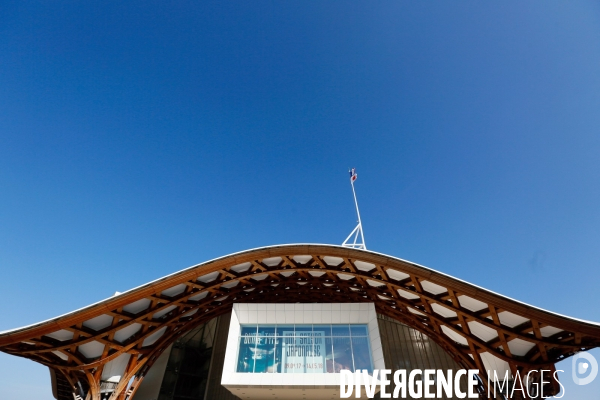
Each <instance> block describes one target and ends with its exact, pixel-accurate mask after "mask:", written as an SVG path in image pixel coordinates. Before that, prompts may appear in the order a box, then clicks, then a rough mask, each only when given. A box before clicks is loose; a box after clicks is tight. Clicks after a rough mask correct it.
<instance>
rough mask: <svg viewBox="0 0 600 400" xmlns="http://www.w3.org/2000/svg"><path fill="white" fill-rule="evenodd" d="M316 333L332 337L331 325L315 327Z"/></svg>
mask: <svg viewBox="0 0 600 400" xmlns="http://www.w3.org/2000/svg"><path fill="white" fill-rule="evenodd" d="M313 331H314V332H323V335H324V336H331V325H313Z"/></svg>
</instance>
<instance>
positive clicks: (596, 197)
mask: <svg viewBox="0 0 600 400" xmlns="http://www.w3.org/2000/svg"><path fill="white" fill-rule="evenodd" d="M599 111H600V4H599V3H597V2H592V1H590V2H585V1H579V2H576V1H570V2H560V1H530V2H520V1H502V2H475V1H461V2H393V1H377V2H373V1H364V2H347V1H326V2H316V1H315V2H305V1H285V2H271V1H252V2H242V1H239V2H227V1H214V2H208V1H206V2H195V1H177V2H172V1H154V2H150V1H144V2H141V1H129V2H121V1H103V2H96V3H94V4H90V2H79V1H77V2H76V1H61V2H47V1H39V2H35V1H31V2H19V1H8V0H7V1H3V2H1V3H0V268H1V271H2V279H1V280H0V290H1V291H2V299H3V301H2V302H0V315H1V316H2V317H1V319H0V330H5V329H11V328H16V327H19V326H22V325H26V324H30V323H34V322H37V321H39V320H42V319H47V318H51V317H54V316H57V315H59V314H62V313H65V312H69V311H71V310H74V309H76V308H79V307H82V306H85V305H88V304H90V303H92V302H95V301H98V300H101V299H103V298H106V297H108V296H110V295H112V294H113V293H114V292H115V291H117V290H118V291H124V290H127V289H130V288H132V287H135V286H137V285H140V284H143V283H145V282H147V281H149V280H152V279H155V278H159V277H162V276H164V275H166V274H169V273H171V272H174V271H177V270H180V269H183V268H185V267H188V266H190V265H193V264H196V263H199V262H202V261H205V260H208V259H210V258H213V257H217V256H221V255H224V254H228V253H231V252H236V251H240V250H245V249H248V248H253V247H258V246H264V245H272V244H280V243H297V242H318V243H341V242H342V241H343V239H344V238H345V237H346V235H347V234H348V233H349V232H350V230H352V228H353V227H354V224H355V215H354V209H353V202H352V194H351V189H350V185H349V181H348V175H347V169H348V167H356V168H357V170H358V174H359V178H358V181H357V186H356V187H357V192H358V197H359V202H360V205H361V212H362V217H363V225H364V229H365V236H366V240H367V245H368V247H369V249H371V250H375V251H379V252H383V253H387V254H390V255H393V256H397V257H401V258H404V259H408V260H411V261H414V262H416V263H419V264H423V265H426V266H428V267H431V268H434V269H436V270H439V271H443V272H445V273H448V274H451V275H453V276H456V277H459V278H461V279H465V280H467V281H470V282H472V283H475V284H478V285H481V286H483V287H485V288H488V289H491V290H494V291H496V292H499V293H502V294H505V295H507V296H510V297H513V298H516V299H518V300H521V301H525V302H527V303H530V304H533V305H536V306H539V307H542V308H545V309H549V310H552V311H556V312H559V313H563V314H567V315H571V316H574V317H578V318H583V319H588V320H593V321H600V310H599V308H598V304H599V303H600V290H599V286H600V279H599V278H600V268H599V267H600V244H599V239H600V186H599V183H600V168H599V167H600V158H599V157H600V134H599V127H600V112H599ZM594 354H595V355H596V356H598V358H599V359H600V352H595V353H594ZM559 368H563V369H566V370H567V373H565V374H563V375H561V377H562V381H563V383H564V384H565V385H566V386H567V395H566V396H565V397H564V398H565V399H567V400H575V399H577V400H587V399H592V400H596V399H600V382H599V381H600V378H598V379H597V381H596V382H594V384H592V385H589V386H588V387H585V388H579V387H575V385H573V384H572V383H571V379H570V366H569V363H568V362H564V363H561V364H560V365H559ZM592 386H593V388H592ZM0 397H1V398H2V399H3V400H4V399H8V400H12V399H20V400H30V399H31V400H34V399H35V400H44V399H51V393H50V383H49V375H48V372H47V369H46V368H45V367H40V366H38V365H37V364H34V363H33V362H30V361H27V360H21V359H18V358H15V357H11V356H8V355H5V354H0Z"/></svg>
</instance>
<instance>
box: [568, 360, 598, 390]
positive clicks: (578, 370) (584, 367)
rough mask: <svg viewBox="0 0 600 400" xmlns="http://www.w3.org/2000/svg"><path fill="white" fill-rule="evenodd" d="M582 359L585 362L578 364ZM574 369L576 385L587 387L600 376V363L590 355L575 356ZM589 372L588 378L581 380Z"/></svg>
mask: <svg viewBox="0 0 600 400" xmlns="http://www.w3.org/2000/svg"><path fill="white" fill-rule="evenodd" d="M581 359H583V360H585V361H582V362H577V361H579V360H581ZM590 368H591V369H590ZM572 369H573V371H572V374H573V382H575V384H576V385H587V384H588V383H590V382H591V381H593V380H594V379H596V375H598V362H597V361H596V359H595V358H594V356H593V355H591V354H590V353H587V352H583V353H579V354H575V356H574V357H573V364H572ZM588 371H589V374H588V376H586V377H582V378H580V376H585V374H586V373H587V372H588Z"/></svg>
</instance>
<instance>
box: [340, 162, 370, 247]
mask: <svg viewBox="0 0 600 400" xmlns="http://www.w3.org/2000/svg"><path fill="white" fill-rule="evenodd" d="M357 176H358V175H357V174H356V169H354V168H352V169H351V170H350V185H352V195H353V196H354V205H355V206H356V216H357V217H358V225H356V228H354V229H353V230H352V232H350V234H349V235H348V237H347V238H346V240H344V243H342V246H344V247H351V248H353V249H362V250H366V249H367V246H366V244H365V235H364V234H363V229H362V221H361V219H360V210H359V209H358V199H357V198H356V189H354V181H355V180H356V178H357ZM359 235H360V242H358V243H357V241H358V240H359ZM353 236H354V240H353V241H352V242H351V243H350V242H349V241H350V240H351V239H352V237H353Z"/></svg>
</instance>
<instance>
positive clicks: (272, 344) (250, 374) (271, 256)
mask: <svg viewBox="0 0 600 400" xmlns="http://www.w3.org/2000/svg"><path fill="white" fill-rule="evenodd" d="M599 345H600V324H597V323H592V322H584V321H579V320H576V319H572V318H569V317H565V316H561V315H557V314H554V313H551V312H548V311H544V310H541V309H538V308H536V307H533V306H530V305H527V304H523V303H521V302H518V301H516V300H513V299H509V298H506V297H504V296H501V295H498V294H496V293H492V292H489V291H487V290H485V289H483V288H480V287H477V286H474V285H471V284H469V283H467V282H464V281H461V280H459V279H456V278H453V277H451V276H448V275H445V274H443V273H440V272H437V271H434V270H431V269H429V268H426V267H423V266H420V265H417V264H414V263H410V262H407V261H404V260H401V259H398V258H395V257H391V256H388V255H384V254H379V253H375V252H371V251H366V250H358V249H349V248H345V247H340V246H332V245H309V244H301V245H283V246H272V247H267V248H260V249H254V250H249V251H245V252H241V253H237V254H233V255H229V256H225V257H221V258H218V259H216V260H211V261H208V262H205V263H202V264H199V265H196V266H193V267H190V268H187V269H185V270H182V271H179V272H177V273H174V274H172V275H169V276H166V277H164V278H161V279H159V280H156V281H153V282H150V283H148V284H146V285H143V286H141V287H138V288H135V289H132V290H130V291H127V292H125V293H121V294H119V295H116V296H114V297H112V298H110V299H106V300H104V301H101V302H98V303H96V304H92V305H90V306H88V307H86V308H84V309H81V310H78V311H75V312H72V313H69V314H66V315H63V316H60V317H57V318H54V319H52V320H49V321H45V322H41V323H38V324H34V325H32V326H28V327H24V328H19V329H14V330H11V331H7V332H2V333H0V350H2V351H4V352H6V353H9V354H14V355H17V356H21V357H27V358H30V359H32V360H34V361H36V362H39V363H42V364H44V365H46V366H48V367H49V369H50V371H51V377H52V392H53V394H54V397H55V398H57V399H59V400H63V399H69V400H70V399H82V400H83V399H88V400H101V399H102V400H104V399H110V400H117V399H119V400H133V399H135V400H163V399H164V400H166V399H173V400H175V399H177V400H183V399H190V400H193V399H216V400H218V399H237V398H239V399H259V398H260V399H271V398H277V399H295V398H298V399H304V398H306V399H309V398H315V399H330V398H340V393H339V389H340V387H339V382H340V371H341V370H342V369H344V370H345V369H349V370H353V369H357V370H367V371H369V370H371V371H372V370H375V369H382V368H387V369H391V370H399V369H405V370H414V369H444V370H453V371H458V370H460V369H477V370H479V374H478V382H479V385H478V390H479V393H480V397H481V398H487V397H488V395H487V389H488V388H489V386H490V385H493V382H494V379H493V378H492V379H490V375H492V373H493V375H494V376H508V377H509V379H512V378H514V377H515V376H519V375H521V376H522V375H524V374H527V373H530V376H531V378H532V380H533V381H534V382H537V383H540V382H541V380H542V379H541V377H540V376H539V374H538V373H537V372H536V371H539V370H542V369H544V370H549V371H554V370H555V368H554V364H555V363H556V362H558V361H560V360H562V359H564V358H565V357H569V356H571V355H574V354H576V353H577V352H580V351H584V350H588V349H591V348H594V347H598V346H599ZM365 379H369V378H365ZM464 385H465V382H464V381H461V386H464ZM543 385H544V389H545V391H544V392H545V394H546V395H548V394H551V393H557V392H558V389H559V387H558V384H557V382H555V381H554V382H553V381H551V382H546V383H543ZM49 390H50V389H49ZM497 398H501V396H500V397H497Z"/></svg>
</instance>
